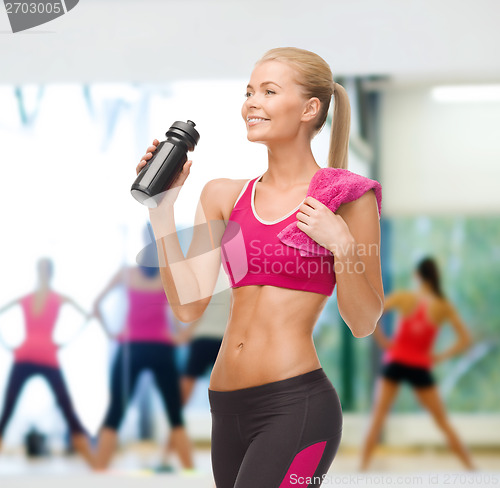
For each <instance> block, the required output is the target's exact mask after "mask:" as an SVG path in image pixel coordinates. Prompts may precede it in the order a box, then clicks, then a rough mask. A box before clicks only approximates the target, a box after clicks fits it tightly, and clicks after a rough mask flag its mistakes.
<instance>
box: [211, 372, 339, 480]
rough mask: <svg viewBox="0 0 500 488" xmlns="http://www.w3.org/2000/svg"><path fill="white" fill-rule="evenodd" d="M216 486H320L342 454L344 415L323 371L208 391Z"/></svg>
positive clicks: (333, 389) (212, 457) (332, 387)
mask: <svg viewBox="0 0 500 488" xmlns="http://www.w3.org/2000/svg"><path fill="white" fill-rule="evenodd" d="M208 395H209V401H210V412H211V414H212V433H211V441H212V444H211V459H212V469H213V474H214V479H215V484H216V486H217V488H255V487H259V488H279V487H281V488H282V487H288V486H300V487H305V486H314V487H316V486H320V485H321V482H322V481H323V475H324V474H326V473H327V472H328V469H329V468H330V465H331V464H332V462H333V459H334V457H335V455H336V453H337V450H338V447H339V445H340V439H341V437H342V425H343V415H342V407H341V404H340V400H339V397H338V395H337V391H336V390H335V388H334V386H333V385H332V383H331V382H330V380H329V379H328V377H327V376H326V374H325V372H324V371H323V368H319V369H316V370H313V371H309V372H307V373H304V374H301V375H299V376H293V377H291V378H287V379H284V380H280V381H274V382H272V383H265V384H263V385H258V386H252V387H249V388H243V389H240V390H231V391H215V390H210V389H209V390H208Z"/></svg>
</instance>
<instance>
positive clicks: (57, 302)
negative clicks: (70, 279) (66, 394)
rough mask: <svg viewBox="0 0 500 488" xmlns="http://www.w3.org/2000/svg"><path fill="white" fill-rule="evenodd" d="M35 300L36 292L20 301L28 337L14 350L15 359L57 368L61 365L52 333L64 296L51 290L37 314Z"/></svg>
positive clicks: (19, 361) (17, 361) (18, 361)
mask: <svg viewBox="0 0 500 488" xmlns="http://www.w3.org/2000/svg"><path fill="white" fill-rule="evenodd" d="M34 301H35V293H31V294H29V295H26V296H25V297H23V298H21V301H20V303H21V307H22V309H23V313H24V318H25V324H26V338H25V339H24V342H23V343H22V344H21V346H20V347H18V348H17V349H16V350H15V351H14V361H15V362H16V363H21V362H23V363H26V362H28V363H35V364H41V365H44V366H52V367H56V368H57V367H59V361H58V360H57V346H56V344H54V342H53V341H52V334H53V332H54V326H55V324H56V321H57V317H58V315H59V309H60V308H61V304H62V298H61V296H60V295H59V294H57V293H56V292H54V291H50V292H49V294H48V296H47V298H46V301H45V304H44V307H43V309H42V310H41V311H40V312H39V313H37V314H35V313H33V306H34Z"/></svg>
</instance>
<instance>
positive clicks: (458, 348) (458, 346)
mask: <svg viewBox="0 0 500 488" xmlns="http://www.w3.org/2000/svg"><path fill="white" fill-rule="evenodd" d="M446 308H447V314H446V318H447V319H448V320H449V321H450V323H451V325H452V327H453V328H454V329H455V332H456V334H457V336H458V339H457V341H456V343H455V344H454V345H453V346H452V347H450V348H449V349H447V350H446V351H443V352H440V353H437V354H433V362H434V364H436V363H438V362H440V361H443V360H445V359H448V358H451V357H453V356H455V355H456V354H460V353H461V352H463V351H465V350H466V349H467V348H469V347H470V346H471V344H472V342H473V341H472V336H471V334H470V332H469V331H468V329H467V326H466V325H465V323H464V322H463V321H462V319H461V318H460V315H459V314H458V311H457V309H456V308H455V306H454V305H453V304H452V303H450V302H447V304H446Z"/></svg>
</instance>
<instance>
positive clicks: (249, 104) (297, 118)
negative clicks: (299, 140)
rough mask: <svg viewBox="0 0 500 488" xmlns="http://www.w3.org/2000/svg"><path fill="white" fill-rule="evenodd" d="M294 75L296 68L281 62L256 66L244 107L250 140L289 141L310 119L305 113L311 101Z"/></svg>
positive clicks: (265, 62)
mask: <svg viewBox="0 0 500 488" xmlns="http://www.w3.org/2000/svg"><path fill="white" fill-rule="evenodd" d="M294 75H295V72H294V70H293V68H292V67H291V66H289V65H288V64H286V63H283V62H280V61H274V60H273V61H264V62H263V63H259V64H258V65H257V66H256V67H255V68H254V70H253V72H252V76H251V77H250V81H249V83H248V85H249V86H248V87H247V93H246V100H245V102H244V103H243V107H242V108H241V115H242V117H243V120H244V121H245V124H246V127H247V139H248V140H249V141H251V142H261V143H268V142H277V141H281V142H285V141H288V140H290V139H293V138H294V137H296V136H297V133H298V131H299V129H300V128H301V126H302V128H303V129H304V127H303V125H304V123H305V122H307V121H308V120H310V119H311V115H307V114H306V115H304V114H305V112H306V107H307V105H308V104H307V102H308V101H307V100H306V98H305V97H304V96H303V95H302V93H301V91H300V87H299V85H298V84H297V83H296V81H295V78H294ZM252 118H255V119H256V120H252Z"/></svg>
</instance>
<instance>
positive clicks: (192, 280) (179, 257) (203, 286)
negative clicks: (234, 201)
mask: <svg viewBox="0 0 500 488" xmlns="http://www.w3.org/2000/svg"><path fill="white" fill-rule="evenodd" d="M157 145H158V141H157V140H156V139H155V141H154V142H153V146H151V147H149V148H148V150H149V153H148V154H146V155H145V156H144V157H143V159H142V160H141V163H139V165H138V166H137V173H139V171H140V169H142V167H143V166H144V165H145V164H146V162H147V159H150V158H151V157H152V155H150V154H152V152H153V151H154V150H155V149H156V146H157ZM191 163H192V162H191V161H190V160H189V161H186V163H185V164H184V167H183V170H182V172H181V173H180V174H179V176H178V177H177V179H176V180H175V181H174V182H173V183H172V186H171V188H170V189H169V190H167V191H166V192H165V195H164V197H163V199H162V201H161V202H160V204H159V205H158V206H157V207H156V208H149V216H150V220H151V225H152V227H153V232H154V234H155V240H156V245H157V251H158V262H159V266H160V276H161V280H162V283H163V288H164V290H165V293H166V296H167V300H168V303H169V305H170V307H171V309H172V312H173V313H174V315H175V316H176V317H177V318H178V319H179V320H180V321H182V322H192V321H194V320H196V319H198V318H199V317H201V316H202V315H203V312H204V311H205V309H206V307H207V306H208V304H209V302H210V300H211V298H212V294H213V291H214V288H215V284H216V282H217V277H218V275H219V270H220V265H221V260H220V243H221V239H222V235H223V233H224V230H225V223H224V220H223V216H222V209H221V195H222V194H223V193H224V188H225V187H226V186H225V180H224V179H222V178H219V179H215V180H210V181H209V182H207V183H206V184H205V186H204V187H203V190H202V192H201V195H200V200H199V202H198V207H197V209H196V215H195V222H194V227H193V237H192V239H191V244H190V246H189V249H188V251H187V254H186V256H184V253H183V251H182V249H181V246H180V243H179V238H178V236H177V231H176V227H175V220H174V202H175V199H176V197H177V194H178V193H179V191H180V188H181V187H182V185H183V184H184V182H185V180H186V178H187V177H188V175H189V171H190V167H191Z"/></svg>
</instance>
